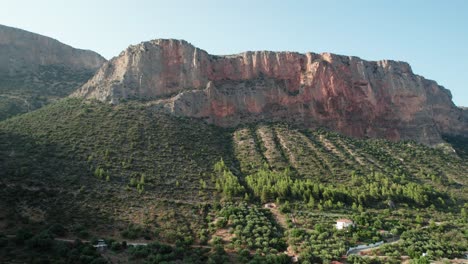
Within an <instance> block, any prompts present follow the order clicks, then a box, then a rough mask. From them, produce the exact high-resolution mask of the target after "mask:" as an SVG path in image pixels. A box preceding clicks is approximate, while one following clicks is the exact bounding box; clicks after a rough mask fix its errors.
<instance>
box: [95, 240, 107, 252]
mask: <svg viewBox="0 0 468 264" xmlns="http://www.w3.org/2000/svg"><path fill="white" fill-rule="evenodd" d="M94 247H95V248H96V249H97V250H98V251H104V250H106V249H107V243H106V241H104V240H103V239H99V240H98V241H97V245H94Z"/></svg>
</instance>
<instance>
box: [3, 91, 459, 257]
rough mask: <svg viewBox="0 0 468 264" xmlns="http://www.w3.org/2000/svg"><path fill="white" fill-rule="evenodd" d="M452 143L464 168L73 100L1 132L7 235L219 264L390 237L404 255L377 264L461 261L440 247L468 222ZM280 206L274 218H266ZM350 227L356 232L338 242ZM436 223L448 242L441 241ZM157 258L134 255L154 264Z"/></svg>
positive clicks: (430, 156)
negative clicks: (102, 241)
mask: <svg viewBox="0 0 468 264" xmlns="http://www.w3.org/2000/svg"><path fill="white" fill-rule="evenodd" d="M451 140H452V141H455V140H457V142H458V144H457V146H455V149H456V150H457V153H459V155H458V156H457V155H455V154H454V153H449V152H447V151H444V150H443V149H434V148H429V147H426V146H423V145H420V144H417V143H415V142H404V141H403V142H396V143H395V142H389V141H386V140H362V139H352V138H348V137H344V136H341V135H339V134H337V133H333V132H329V131H325V130H304V129H299V128H295V127H292V126H290V125H287V124H277V123H273V124H252V125H249V126H245V127H240V128H236V129H223V128H219V127H215V126H211V125H207V124H205V123H203V122H202V121H199V120H192V119H187V118H180V117H174V116H169V115H165V114H162V113H159V112H157V111H155V110H153V109H150V108H148V107H147V106H145V105H144V104H140V103H137V102H128V103H124V104H120V105H117V106H112V105H108V104H103V103H99V102H93V101H82V100H78V99H66V100H62V101H60V102H57V103H54V104H52V105H49V106H47V107H44V108H41V109H39V110H37V111H34V112H32V113H28V114H24V115H21V116H18V117H14V118H10V119H8V120H5V121H3V122H0V162H1V168H2V169H1V170H0V209H1V210H0V228H1V229H0V230H3V232H5V233H7V234H14V233H15V232H16V230H17V229H18V228H22V227H27V228H29V229H31V231H32V232H33V233H35V234H38V233H40V232H41V230H43V228H44V227H45V226H48V225H51V224H54V223H60V224H62V225H63V226H64V228H65V229H66V231H67V236H68V237H73V238H76V237H79V238H83V239H87V238H92V237H112V238H114V239H117V240H119V239H120V240H123V239H125V240H138V239H140V240H142V239H143V240H148V241H160V242H166V243H171V244H178V245H185V246H189V245H192V244H193V245H195V246H200V245H203V246H204V245H206V244H208V245H207V247H208V248H209V250H211V251H209V252H210V253H208V252H205V253H203V252H200V254H198V253H197V254H196V255H197V256H200V258H197V259H198V260H197V261H212V263H223V262H226V261H229V262H234V263H236V262H241V263H245V262H248V261H251V263H262V262H265V261H269V262H270V263H285V262H284V261H289V257H286V255H284V254H283V253H282V252H283V251H284V250H285V247H286V246H288V247H287V248H288V254H289V255H290V256H292V255H296V256H299V259H300V260H301V261H302V262H303V263H316V262H320V261H323V262H327V261H330V260H334V259H336V260H338V259H340V258H341V255H342V254H343V253H346V250H347V248H348V247H351V246H356V245H359V244H364V243H371V242H376V241H380V240H385V239H389V238H388V237H386V236H385V235H383V234H384V233H381V232H380V231H382V230H385V231H386V232H388V233H391V234H392V238H395V239H398V238H399V237H400V236H401V241H400V242H399V243H397V244H395V246H394V247H390V246H389V247H384V248H383V249H381V250H380V251H376V254H386V255H387V256H388V257H391V258H393V260H392V261H394V262H398V260H399V259H398V258H399V257H400V256H401V255H403V254H406V255H410V256H411V257H414V258H416V257H417V255H418V254H419V253H420V252H422V251H425V250H430V251H431V252H436V253H431V256H433V258H440V257H452V258H453V257H459V256H460V254H461V252H462V251H463V250H466V246H465V247H463V246H461V245H463V243H465V242H466V241H467V237H466V234H464V235H462V236H460V237H459V238H458V239H457V241H455V242H454V243H452V244H447V243H445V242H444V243H445V244H442V245H440V246H434V245H435V244H434V239H435V238H436V237H438V236H440V237H448V236H450V233H451V232H456V231H461V230H466V227H467V226H466V225H467V222H468V221H467V220H466V217H467V214H466V210H468V208H467V207H468V205H467V204H466V203H467V192H466V184H467V176H468V175H467V172H468V162H467V160H466V156H465V155H464V154H463V153H465V152H463V151H466V150H464V147H463V146H466V145H463V144H464V142H466V141H464V140H463V139H460V138H457V139H451ZM460 142H461V143H460ZM241 201H243V202H241ZM267 202H274V203H275V204H276V206H277V207H278V209H271V210H270V211H271V212H272V213H273V214H274V216H273V215H271V214H270V212H269V210H262V209H259V208H258V207H259V205H260V204H263V203H267ZM340 217H346V218H350V219H353V220H354V221H355V222H356V223H357V226H356V227H355V228H354V229H352V230H349V232H339V231H337V230H335V229H334V227H333V224H334V221H335V220H336V219H337V218H340ZM457 219H461V220H457ZM433 222H437V223H442V225H443V226H444V228H432V227H431V229H428V228H429V227H428V226H430V223H433ZM242 226H247V227H248V228H247V227H244V228H241V227H242ZM426 229H428V230H431V231H432V233H427V232H425V231H422V230H426ZM275 230H276V231H275ZM221 234H224V235H223V236H221ZM225 234H229V235H225ZM421 234H422V235H424V236H425V238H424V239H423V238H417V237H418V236H419V235H421ZM415 237H416V238H415ZM414 239H418V240H421V241H425V242H423V244H421V245H419V244H418V248H413V251H411V252H410V251H409V248H408V247H406V246H404V245H405V244H404V243H407V242H406V241H413V240H414ZM284 243H287V245H285V244H284ZM392 245H393V244H392ZM465 245H466V243H465ZM158 250H159V249H155V251H154V252H153V249H151V248H148V249H143V248H139V249H138V250H137V251H128V252H127V251H125V252H126V253H122V254H124V255H125V254H130V255H132V254H134V255H135V256H133V257H132V258H135V259H134V260H135V261H143V260H144V259H146V260H148V261H150V260H149V259H153V258H159V257H156V255H158V254H160V253H159V251H158ZM140 251H141V252H146V253H144V254H143V253H141V254H143V255H141V254H140V253H138V252H140ZM395 251H398V252H399V255H397V254H394V252H395ZM129 252H130V253H129ZM132 252H133V253H132ZM379 252H380V253H379ZM119 254H120V253H119ZM212 254H214V255H212ZM262 254H263V255H264V256H263V257H262ZM151 256H153V257H151ZM210 256H212V257H210ZM190 258H191V259H193V261H195V258H192V257H190ZM353 258H355V257H353ZM210 259H211V260H210ZM174 261H176V260H174ZM177 261H181V259H178V260H177ZM353 261H357V262H358V261H360V260H353ZM389 261H390V260H389ZM357 262H356V263H357Z"/></svg>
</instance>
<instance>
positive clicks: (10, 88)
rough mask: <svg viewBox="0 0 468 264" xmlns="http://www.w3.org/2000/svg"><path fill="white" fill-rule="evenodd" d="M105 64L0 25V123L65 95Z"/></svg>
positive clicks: (87, 53)
mask: <svg viewBox="0 0 468 264" xmlns="http://www.w3.org/2000/svg"><path fill="white" fill-rule="evenodd" d="M105 61H106V60H105V59H104V58H103V57H102V56H100V55H99V54H97V53H95V52H93V51H88V50H80V49H75V48H72V47H70V46H68V45H65V44H63V43H61V42H59V41H57V40H55V39H52V38H49V37H45V36H41V35H38V34H35V33H31V32H28V31H24V30H21V29H17V28H11V27H7V26H2V25H0V120H2V119H5V118H8V117H10V116H13V115H16V114H19V113H24V112H28V111H31V110H34V109H37V108H39V107H41V106H42V105H44V104H47V103H49V102H51V101H54V100H56V99H58V98H62V97H65V96H67V95H69V94H70V93H71V92H72V91H74V90H75V89H77V88H79V87H80V86H81V85H83V84H84V83H85V82H86V81H87V80H88V79H89V78H91V77H92V76H93V75H94V73H95V71H96V70H97V69H98V68H99V67H101V65H102V64H103V63H104V62H105Z"/></svg>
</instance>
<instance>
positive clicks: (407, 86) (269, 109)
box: [74, 39, 468, 145]
mask: <svg viewBox="0 0 468 264" xmlns="http://www.w3.org/2000/svg"><path fill="white" fill-rule="evenodd" d="M74 96H77V97H84V98H94V99H98V100H100V101H105V102H111V103H118V102H121V101H125V100H127V99H139V100H145V101H150V102H151V103H150V104H151V105H152V106H153V107H155V108H160V109H163V110H165V111H167V112H169V113H173V114H175V115H179V116H189V117H197V118H200V119H203V120H206V121H207V122H209V123H214V124H217V125H221V126H224V127H235V126H237V125H239V124H247V123H255V122H258V121H266V122H269V121H287V122H290V123H293V124H296V125H301V126H304V127H308V128H317V127H321V126H322V127H327V128H329V129H332V130H335V131H339V132H341V133H344V134H346V135H349V136H354V137H361V138H363V137H372V138H386V139H390V140H394V141H397V140H408V139H410V140H416V141H418V142H421V143H424V144H427V145H435V144H438V143H441V142H443V140H442V138H441V136H442V135H443V134H448V135H456V136H460V135H461V136H465V137H466V135H468V119H467V118H466V116H464V115H463V113H462V110H461V109H459V108H457V107H456V106H455V105H454V104H453V102H452V100H451V99H452V98H451V94H450V91H449V90H447V89H445V88H444V87H442V86H439V85H438V84H437V83H436V82H435V81H431V80H428V79H425V78H424V77H422V76H418V75H416V74H414V73H413V72H412V70H411V67H410V66H409V65H408V64H407V63H405V62H398V61H391V60H383V61H365V60H362V59H360V58H358V57H349V56H340V55H335V54H329V53H323V54H315V53H306V54H300V53H295V52H269V51H255V52H245V53H241V54H237V55H229V56H214V55H210V54H208V53H207V52H206V51H204V50H201V49H198V48H196V47H194V46H192V45H191V44H189V43H188V42H186V41H183V40H164V39H159V40H153V41H149V42H143V43H141V44H138V45H134V46H130V47H129V48H128V49H126V50H125V51H123V52H122V53H121V54H120V55H119V56H118V57H115V58H113V59H112V60H111V61H109V62H108V63H106V64H104V65H103V66H102V68H101V69H100V70H99V71H98V72H97V73H96V75H95V76H94V77H93V78H92V79H91V80H90V81H89V82H87V83H86V84H85V85H84V86H83V87H82V88H81V89H80V90H78V91H77V92H76V93H75V94H74Z"/></svg>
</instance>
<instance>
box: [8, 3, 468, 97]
mask: <svg viewBox="0 0 468 264" xmlns="http://www.w3.org/2000/svg"><path fill="white" fill-rule="evenodd" d="M0 6H1V9H0V24H4V25H8V26H14V27H19V28H22V29H25V30H29V31H33V32H36V33H40V34H43V35H46V36H50V37H53V38H56V39H58V40H60V41H62V42H64V43H67V44H69V45H72V46H74V47H78V48H84V49H91V50H94V51H97V52H99V53H100V54H102V55H103V56H104V57H106V58H111V57H113V56H116V55H118V54H119V53H120V51H122V50H123V49H125V48H126V47H127V46H128V45H130V44H136V43H139V42H141V41H145V40H150V39H155V38H178V39H185V40H187V41H189V42H191V43H192V44H194V45H195V46H197V47H200V48H202V49H204V50H206V51H208V52H209V53H212V54H231V53H239V52H242V51H246V50H289V51H299V52H306V51H312V52H332V53H338V54H344V55H354V56H359V57H361V58H364V59H368V60H381V59H393V60H402V61H407V62H409V63H410V64H411V65H412V67H413V71H414V72H415V73H417V74H420V75H423V76H425V77H426V78H429V79H434V80H436V81H437V82H438V83H439V84H441V85H443V86H445V87H446V88H448V89H450V90H451V91H452V94H453V97H454V101H455V103H456V104H457V105H464V106H468V81H467V78H468V0H447V1H442V0H438V1H435V0H369V1H366V0H360V1H359V0H355V1H351V0H342V1H336V0H327V1H323V0H320V1H312V0H310V1H307V0H304V1H299V0H297V1H294V0H291V1H286V0H230V1H223V0H211V1H210V0H197V1H195V0H194V1H189V0H187V1H180V0H166V1H159V0H132V1H121V0H94V1H92V0H49V1H47V0H44V1H37V0H29V1H26V0H14V1H13V0H0Z"/></svg>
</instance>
